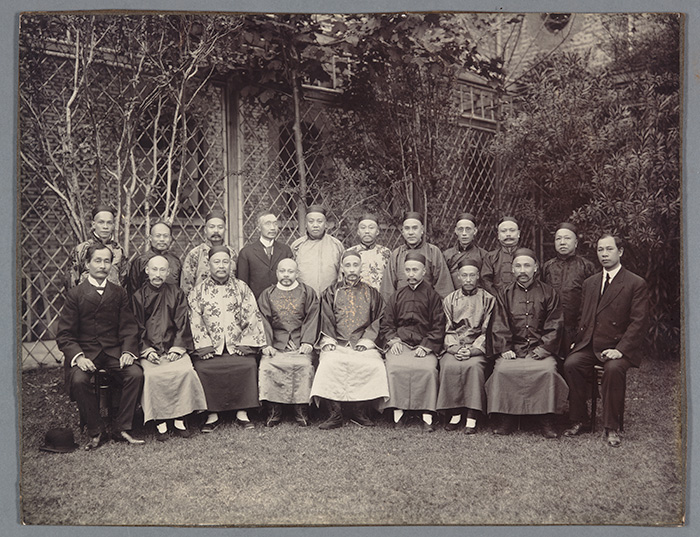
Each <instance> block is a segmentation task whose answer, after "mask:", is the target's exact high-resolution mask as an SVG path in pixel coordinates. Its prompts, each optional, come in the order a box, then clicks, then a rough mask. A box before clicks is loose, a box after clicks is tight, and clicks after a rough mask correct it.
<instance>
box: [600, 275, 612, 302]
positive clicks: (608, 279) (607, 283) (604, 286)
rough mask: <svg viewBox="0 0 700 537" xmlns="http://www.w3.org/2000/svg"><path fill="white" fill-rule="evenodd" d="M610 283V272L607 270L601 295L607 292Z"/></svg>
mask: <svg viewBox="0 0 700 537" xmlns="http://www.w3.org/2000/svg"><path fill="white" fill-rule="evenodd" d="M609 285H610V273H609V272H606V273H605V283H604V284H603V291H602V292H601V293H600V296H603V295H604V294H605V291H607V289H608V286H609Z"/></svg>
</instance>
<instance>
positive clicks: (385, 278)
mask: <svg viewBox="0 0 700 537" xmlns="http://www.w3.org/2000/svg"><path fill="white" fill-rule="evenodd" d="M497 227H498V240H499V247H498V248H496V249H495V250H493V251H491V252H487V251H486V250H484V249H482V248H480V247H479V246H478V245H477V244H476V241H475V238H476V235H477V233H478V227H477V221H476V219H475V217H474V216H473V215H472V214H469V213H464V214H462V215H459V216H458V218H457V221H456V225H455V235H456V237H457V244H456V245H455V246H454V247H452V248H449V249H448V250H446V251H445V252H444V253H443V252H441V251H440V249H439V248H438V247H437V246H435V245H433V244H430V243H429V242H428V241H427V240H426V237H425V227H424V221H423V217H422V215H421V214H419V213H416V212H407V213H406V214H405V215H404V218H403V221H402V227H401V232H402V235H403V239H404V244H402V245H401V246H399V247H398V248H396V249H394V250H393V251H391V250H389V249H388V248H386V247H384V246H381V245H380V244H378V243H377V238H378V236H379V234H380V222H379V220H378V218H377V217H376V216H374V215H372V214H366V215H363V216H362V218H361V219H360V221H359V222H358V228H357V234H358V237H359V239H360V243H359V244H357V245H355V246H353V247H351V248H349V249H345V247H344V246H343V244H342V243H341V242H340V241H339V240H338V239H336V238H335V237H333V236H332V235H330V234H329V233H328V232H327V215H326V210H325V209H324V207H322V206H316V205H314V206H310V207H308V208H307V211H306V230H305V231H306V233H305V235H304V236H303V237H301V238H299V239H297V240H296V241H294V242H293V243H292V245H291V248H290V247H289V246H287V245H285V244H284V243H282V242H280V241H279V240H277V239H278V236H279V232H280V229H279V222H278V220H277V217H276V215H275V214H274V213H272V212H270V211H264V212H262V213H261V214H260V215H259V218H258V229H259V232H260V236H259V238H258V239H256V240H254V241H252V242H251V243H250V244H247V245H246V246H244V247H243V248H242V249H241V251H240V252H239V253H238V255H236V253H235V252H234V251H233V250H232V249H231V248H229V247H228V246H227V245H226V244H225V239H224V237H225V234H226V233H225V231H226V216H225V214H224V213H223V212H212V213H210V214H209V215H208V216H207V217H206V221H205V230H204V231H205V236H206V241H205V242H203V243H202V244H200V245H198V246H197V247H195V248H193V249H192V250H191V251H190V252H189V253H188V254H187V256H186V257H185V260H184V262H183V263H180V261H179V259H178V258H177V257H176V256H174V255H173V254H172V253H170V251H169V248H170V245H171V242H172V236H171V229H170V226H169V225H168V224H167V223H165V222H162V221H158V222H156V223H155V224H154V225H153V226H152V227H151V229H150V235H149V241H150V250H149V251H148V252H144V253H142V254H141V255H140V256H138V257H136V258H135V259H134V260H133V261H132V262H131V265H130V266H129V267H128V269H127V262H126V260H125V256H124V254H123V252H122V251H121V248H120V247H119V245H118V244H117V243H116V242H115V241H114V240H113V237H112V233H113V230H114V212H113V211H112V210H111V209H110V208H109V207H105V206H99V207H97V208H96V209H95V211H94V212H93V222H92V232H93V237H92V238H91V239H90V240H88V241H86V242H85V243H83V244H80V245H78V246H77V247H76V249H75V251H74V253H73V255H72V262H71V265H70V270H69V277H68V286H69V288H70V289H69V291H68V293H67V295H66V300H65V305H64V310H63V312H62V315H61V319H60V323H59V331H58V336H57V340H58V344H59V348H60V349H61V350H62V352H63V353H64V356H65V368H66V380H67V386H68V388H69V389H70V394H71V396H72V397H73V398H74V399H75V400H76V401H77V403H78V407H79V411H80V416H81V421H82V422H83V423H84V424H85V425H86V427H87V433H88V436H89V440H88V443H87V444H86V449H94V448H96V447H98V446H99V445H101V443H102V442H103V441H104V439H105V438H106V437H105V433H104V425H103V423H102V420H101V418H100V413H99V406H98V402H97V400H96V398H95V395H94V392H93V391H92V388H91V376H92V375H93V374H94V372H95V371H96V370H98V369H104V370H105V371H106V372H107V373H108V374H111V375H113V376H114V378H115V380H116V381H117V383H118V384H120V385H121V387H122V395H121V399H120V406H119V411H118V415H117V418H116V420H115V424H114V425H115V429H114V430H113V437H114V438H115V439H117V440H124V441H126V442H128V443H130V444H137V443H142V442H143V441H142V440H139V439H137V438H135V437H134V436H133V435H132V433H131V430H132V426H133V423H132V422H133V418H134V411H135V409H136V407H137V404H138V403H139V401H140V402H141V406H142V407H143V412H144V421H145V422H147V421H150V420H154V421H155V423H156V429H157V438H158V440H165V439H167V438H168V437H169V431H168V423H169V422H170V421H172V424H173V427H172V433H173V434H176V435H179V436H182V437H188V436H190V434H191V432H190V429H189V428H188V420H187V419H186V418H187V416H188V415H190V414H192V413H194V412H202V413H206V414H205V416H206V417H205V418H204V419H203V420H202V422H203V423H202V426H201V431H202V432H205V433H208V432H212V431H214V430H215V429H216V428H217V427H218V425H219V423H220V422H221V419H222V418H221V416H220V413H221V412H225V411H235V413H236V417H235V422H236V423H237V424H238V425H239V426H241V427H242V428H244V429H251V428H254V427H255V426H254V424H253V422H251V420H250V418H249V416H248V410H250V409H254V408H257V407H259V406H261V402H264V403H265V404H266V406H267V414H266V419H265V424H266V425H267V426H270V427H272V426H275V425H276V424H278V423H280V422H281V421H282V419H283V414H284V411H285V408H287V407H289V409H290V411H292V412H293V416H294V420H295V421H296V422H297V423H298V424H299V425H300V426H306V425H308V423H309V417H308V408H309V404H310V403H314V404H316V405H318V406H323V407H325V408H326V409H327V413H328V418H327V419H326V420H325V421H323V422H322V423H321V424H320V425H319V427H320V428H321V429H334V428H337V427H341V426H342V425H343V423H344V419H345V418H344V414H345V415H347V417H349V418H350V419H351V420H352V421H353V422H355V423H357V424H359V425H361V426H372V425H374V421H373V419H372V410H373V409H374V410H375V411H380V412H381V411H383V410H384V409H391V410H393V412H392V413H391V414H390V415H391V417H392V421H393V424H394V426H395V427H397V428H399V427H405V426H406V425H407V422H408V421H409V419H410V417H411V416H417V417H418V418H419V420H420V423H421V427H422V428H423V430H425V431H428V432H432V431H434V430H435V428H436V417H437V415H438V413H442V414H444V415H445V429H446V430H448V431H454V430H458V429H461V430H463V431H464V433H465V434H473V433H475V432H476V431H477V421H478V420H479V419H480V417H481V416H483V415H484V414H486V413H488V414H490V415H498V416H499V418H500V419H499V420H498V425H497V426H496V427H495V429H494V432H495V433H498V434H510V433H511V432H512V431H513V429H514V427H515V425H516V422H517V417H518V416H521V415H537V416H540V417H541V425H542V433H543V434H544V436H546V437H550V438H551V437H557V436H558V432H557V430H556V428H555V426H554V423H553V420H552V417H553V415H554V414H559V413H562V412H563V410H564V407H565V403H566V400H567V398H568V399H569V411H570V418H571V425H570V427H569V428H567V429H566V430H565V431H564V435H566V436H575V435H577V434H579V433H581V432H584V431H586V430H587V428H588V427H589V423H588V415H587V405H586V397H587V395H588V394H589V393H590V389H589V388H588V386H589V385H590V383H591V382H593V381H594V378H595V376H594V375H595V372H594V366H596V365H599V366H602V367H603V379H602V392H603V394H602V395H603V422H604V427H605V431H606V440H607V442H608V444H609V445H611V446H619V445H620V442H621V440H620V435H619V429H620V425H621V421H622V409H623V408H624V395H625V382H626V377H625V375H626V371H627V369H628V368H629V367H633V366H638V365H639V362H640V359H641V352H642V351H641V348H642V345H643V341H644V337H645V333H646V332H645V330H646V323H647V318H648V312H647V307H648V306H647V289H646V284H645V282H644V280H643V279H642V278H640V277H638V276H636V275H635V274H633V273H631V272H629V271H627V270H626V269H624V268H623V267H622V266H621V264H620V257H621V256H622V254H623V252H624V247H623V245H622V243H621V241H620V239H619V238H617V237H614V236H612V235H604V236H602V237H601V238H600V240H599V241H598V243H597V254H598V259H599V261H600V263H601V265H602V268H603V271H602V272H597V273H596V269H595V266H594V265H593V263H591V262H590V261H588V260H586V259H585V258H583V257H581V256H579V255H577V254H576V247H577V234H576V228H575V227H574V226H573V225H571V224H569V223H563V224H561V225H560V226H559V229H558V230H557V231H556V235H555V249H556V251H557V256H556V257H555V258H553V259H551V260H549V261H547V262H546V263H545V264H544V265H543V266H542V269H541V270H540V266H539V264H538V261H537V256H536V255H535V253H534V252H533V251H532V250H530V249H528V248H523V247H521V245H520V244H519V242H520V232H519V227H518V222H517V221H516V220H515V219H514V218H512V217H504V218H502V219H501V221H500V222H499V224H498V226H497ZM122 286H124V287H122Z"/></svg>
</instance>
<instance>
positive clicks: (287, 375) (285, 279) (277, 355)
mask: <svg viewBox="0 0 700 537" xmlns="http://www.w3.org/2000/svg"><path fill="white" fill-rule="evenodd" d="M297 274H298V270H297V264H296V261H294V260H293V259H282V260H281V261H280V262H279V263H278V265H277V285H273V286H271V287H268V288H267V289H265V290H264V291H263V292H262V293H261V294H260V298H258V307H259V308H260V313H261V314H262V319H263V324H264V326H265V336H266V337H267V341H268V342H269V343H270V344H269V345H268V346H267V347H263V350H262V354H263V356H262V359H261V360H260V375H259V377H258V388H259V390H260V400H261V401H268V402H269V407H270V413H269V415H268V418H267V421H266V423H265V424H266V425H267V426H268V427H273V426H275V425H277V424H278V423H279V422H280V421H281V419H282V405H285V404H287V405H294V418H295V420H296V422H297V423H298V424H299V425H301V426H302V427H306V426H307V425H308V416H307V407H308V405H309V399H310V397H311V383H312V382H313V379H314V366H313V365H312V364H311V356H312V352H313V348H314V347H313V346H314V343H315V342H316V338H317V336H318V314H319V303H318V297H317V296H316V293H315V292H314V290H313V289H311V287H309V286H308V285H306V284H305V283H300V282H298V281H297Z"/></svg>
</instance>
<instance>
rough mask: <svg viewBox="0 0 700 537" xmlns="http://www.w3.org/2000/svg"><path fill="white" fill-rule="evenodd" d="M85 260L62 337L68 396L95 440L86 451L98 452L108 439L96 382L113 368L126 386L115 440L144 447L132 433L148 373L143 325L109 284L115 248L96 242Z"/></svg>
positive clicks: (64, 315) (60, 332)
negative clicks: (140, 358)
mask: <svg viewBox="0 0 700 537" xmlns="http://www.w3.org/2000/svg"><path fill="white" fill-rule="evenodd" d="M85 259H86V264H85V267H86V270H87V273H88V275H87V278H86V279H85V280H84V281H83V282H82V283H80V284H78V286H77V287H73V288H72V289H70V290H69V291H68V293H67V294H66V299H65V302H64V304H63V310H62V311H61V317H60V318H59V321H58V334H57V336H56V341H57V343H58V348H59V349H60V350H61V352H62V353H63V356H64V368H65V377H66V387H67V389H68V393H69V395H70V396H71V398H72V399H74V400H75V401H76V402H77V403H78V410H79V412H80V418H81V421H82V422H83V423H85V425H86V426H87V432H88V435H89V437H90V439H89V441H88V443H87V445H86V446H85V449H87V450H91V449H96V448H98V447H99V446H100V445H101V444H102V443H103V441H104V439H105V437H104V424H103V423H102V419H101V417H100V409H99V402H98V401H97V398H96V397H95V390H94V387H93V384H92V376H93V374H94V373H95V371H97V370H98V369H105V370H107V372H108V373H109V374H110V375H111V376H112V377H114V378H115V380H116V381H117V382H118V383H119V384H120V385H121V388H122V393H121V399H120V400H119V412H118V414H117V420H116V424H115V426H116V431H113V437H114V439H115V440H123V441H126V442H128V443H130V444H143V440H137V439H135V438H134V437H133V436H131V434H130V432H129V431H131V425H132V421H133V419H134V411H135V410H136V404H137V403H138V400H139V394H140V393H141V385H142V383H143V371H142V370H141V368H140V367H139V366H138V365H136V364H135V363H134V360H135V359H136V355H137V354H138V325H137V324H136V319H134V314H133V313H132V311H131V307H130V305H129V298H128V296H127V294H126V291H125V290H124V289H123V288H122V287H120V286H119V285H116V284H114V283H112V282H110V281H108V280H107V276H108V274H109V273H110V269H111V268H112V250H111V249H110V248H108V247H107V246H104V245H103V244H101V243H96V244H91V245H90V246H88V247H87V250H86V251H85Z"/></svg>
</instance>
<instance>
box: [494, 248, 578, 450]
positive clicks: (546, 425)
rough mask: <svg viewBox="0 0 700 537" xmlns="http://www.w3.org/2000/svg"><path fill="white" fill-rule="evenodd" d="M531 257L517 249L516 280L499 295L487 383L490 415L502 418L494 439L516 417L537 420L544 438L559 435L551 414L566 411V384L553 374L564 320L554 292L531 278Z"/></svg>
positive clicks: (533, 265) (510, 426)
mask: <svg viewBox="0 0 700 537" xmlns="http://www.w3.org/2000/svg"><path fill="white" fill-rule="evenodd" d="M537 268H538V267H537V259H536V258H535V253H534V252H533V251H532V250H530V249H529V248H518V249H517V250H516V251H515V252H514V254H513V274H514V275H515V281H514V282H512V283H510V284H508V285H507V286H506V287H505V288H503V289H502V290H501V291H500V292H499V294H498V307H497V310H496V316H495V319H494V322H493V330H492V339H493V352H494V354H496V355H497V356H498V358H497V359H496V364H495V366H494V368H493V374H492V375H491V376H490V377H489V380H487V381H486V396H487V399H488V408H489V413H490V414H491V413H500V414H504V416H503V420H502V422H501V425H500V426H499V427H497V428H496V429H495V430H494V433H496V434H510V433H511V432H512V431H513V429H514V428H515V416H516V415H523V414H536V415H540V416H541V425H542V434H543V436H544V437H545V438H556V437H557V436H558V434H557V432H556V430H555V429H554V424H553V423H552V415H553V414H558V413H561V412H562V411H563V410H564V403H565V402H566V396H567V395H568V388H567V387H566V382H564V379H563V378H562V377H561V375H560V374H559V373H558V372H557V362H556V359H555V356H556V353H557V352H558V351H559V341H560V339H561V331H562V325H563V323H564V316H563V314H562V311H561V306H560V304H559V296H558V295H557V292H556V291H555V290H554V289H552V287H550V286H549V285H547V284H546V283H542V282H541V281H539V280H537V279H536V278H535V273H536V272H537Z"/></svg>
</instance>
